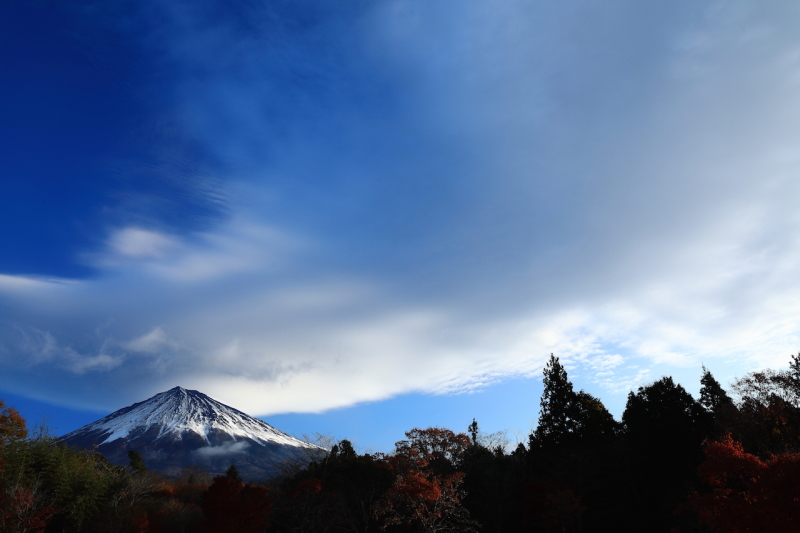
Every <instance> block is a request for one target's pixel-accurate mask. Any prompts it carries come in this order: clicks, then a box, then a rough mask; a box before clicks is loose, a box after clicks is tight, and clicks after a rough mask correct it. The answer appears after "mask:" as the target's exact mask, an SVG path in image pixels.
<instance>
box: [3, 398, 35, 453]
mask: <svg viewBox="0 0 800 533" xmlns="http://www.w3.org/2000/svg"><path fill="white" fill-rule="evenodd" d="M27 436H28V430H27V428H26V427H25V419H24V418H22V415H20V414H19V413H18V412H17V410H16V409H14V408H12V407H6V404H5V403H3V400H0V446H1V445H2V444H4V443H5V442H6V441H8V440H13V439H24V438H25V437H27Z"/></svg>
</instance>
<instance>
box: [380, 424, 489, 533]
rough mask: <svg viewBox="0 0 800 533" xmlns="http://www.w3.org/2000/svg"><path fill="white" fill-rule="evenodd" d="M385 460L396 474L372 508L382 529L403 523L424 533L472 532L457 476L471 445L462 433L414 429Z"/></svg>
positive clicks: (472, 523) (471, 522) (471, 524)
mask: <svg viewBox="0 0 800 533" xmlns="http://www.w3.org/2000/svg"><path fill="white" fill-rule="evenodd" d="M406 437H407V438H408V440H404V441H400V442H398V443H397V444H396V445H395V446H396V453H395V455H394V456H390V457H387V458H386V462H387V466H388V467H389V469H390V470H391V471H392V472H394V473H395V480H394V483H393V484H392V486H391V487H390V488H389V489H388V490H387V491H386V492H385V493H384V495H383V498H381V499H380V500H379V501H378V502H376V503H375V505H374V506H373V513H374V515H375V517H376V518H378V519H380V520H382V521H383V528H384V529H385V528H387V527H389V526H393V525H402V524H407V525H411V526H412V527H415V528H417V529H420V530H422V531H425V532H430V533H433V532H444V531H459V532H468V531H474V530H475V527H474V526H475V523H474V522H473V521H472V520H471V519H470V518H469V512H468V511H467V510H466V508H465V507H464V506H463V505H462V503H461V501H462V499H463V498H464V496H465V495H466V494H465V492H464V490H463V488H462V485H463V482H464V473H463V472H458V471H456V467H457V465H458V463H460V461H461V460H462V459H463V457H464V455H465V453H466V451H467V450H468V449H469V447H470V445H471V441H470V439H469V437H468V436H467V435H465V434H463V433H459V434H456V433H453V432H452V431H450V430H449V429H442V428H428V429H417V428H415V429H412V430H411V431H408V432H406Z"/></svg>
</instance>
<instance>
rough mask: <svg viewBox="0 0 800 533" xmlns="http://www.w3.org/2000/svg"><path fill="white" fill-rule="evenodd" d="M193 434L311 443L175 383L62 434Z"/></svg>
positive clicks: (110, 438) (209, 440)
mask: <svg viewBox="0 0 800 533" xmlns="http://www.w3.org/2000/svg"><path fill="white" fill-rule="evenodd" d="M187 432H189V433H193V434H196V435H198V436H200V437H202V439H203V440H204V441H205V443H206V444H207V445H209V446H213V445H214V444H215V442H217V441H219V437H220V435H224V436H225V439H226V440H233V441H236V440H239V439H249V440H251V441H254V442H256V443H258V444H261V445H265V446H266V445H269V444H277V445H286V446H292V447H299V448H317V447H316V446H314V445H312V444H309V443H307V442H304V441H301V440H299V439H296V438H294V437H292V436H290V435H287V434H286V433H283V432H282V431H279V430H277V429H275V428H273V427H272V426H270V425H269V424H267V423H266V422H263V421H261V420H258V419H256V418H253V417H252V416H249V415H247V414H245V413H243V412H241V411H239V410H237V409H234V408H232V407H229V406H227V405H225V404H222V403H220V402H218V401H216V400H214V399H212V398H210V397H208V396H206V395H205V394H203V393H202V392H198V391H196V390H187V389H184V388H183V387H175V388H173V389H170V390H168V391H166V392H162V393H160V394H156V395H155V396H153V397H152V398H149V399H148V400H145V401H143V402H139V403H135V404H133V405H131V406H129V407H125V408H123V409H120V410H119V411H116V412H114V413H112V414H110V415H108V416H106V417H105V418H101V419H100V420H98V421H96V422H93V423H91V424H89V425H87V426H84V427H82V428H80V429H78V430H76V431H73V432H72V433H69V434H67V435H64V437H62V439H63V440H64V441H67V442H69V441H71V440H75V439H78V438H80V437H81V436H83V435H89V434H91V435H94V436H95V440H97V439H98V437H99V436H102V441H101V442H97V444H98V445H104V444H110V443H112V442H114V441H117V440H119V439H132V438H139V439H140V438H141V437H142V436H144V435H147V436H148V438H147V440H148V441H150V442H152V443H155V442H157V441H159V440H163V439H169V440H174V439H176V438H181V436H182V435H185V434H186V433H187Z"/></svg>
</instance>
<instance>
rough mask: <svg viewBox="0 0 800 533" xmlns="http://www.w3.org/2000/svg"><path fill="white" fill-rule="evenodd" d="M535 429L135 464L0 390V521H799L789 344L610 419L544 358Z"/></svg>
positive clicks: (366, 528)
mask: <svg viewBox="0 0 800 533" xmlns="http://www.w3.org/2000/svg"><path fill="white" fill-rule="evenodd" d="M543 372H544V389H543V392H542V397H541V401H540V409H539V420H538V425H537V426H536V429H535V430H534V431H533V432H532V433H531V434H530V436H529V438H528V440H527V442H526V443H519V444H518V445H517V447H516V448H515V449H513V450H508V449H506V447H505V446H503V445H502V443H498V442H497V441H493V440H492V439H491V438H487V437H486V436H485V435H483V434H482V432H481V430H480V428H479V426H478V423H477V421H475V420H473V421H472V424H470V425H469V426H468V427H467V428H466V431H465V432H459V433H456V432H454V431H452V430H449V429H445V428H427V429H419V428H415V429H412V430H410V431H408V432H406V434H405V437H406V438H405V439H403V440H400V441H398V442H397V443H396V445H395V449H394V451H393V452H392V453H388V454H383V453H374V454H370V453H363V454H362V453H358V452H357V451H356V450H355V449H354V447H353V445H352V443H351V442H349V441H348V440H342V441H339V442H338V443H336V444H335V445H333V446H332V447H331V448H330V450H329V451H328V453H326V454H325V455H324V456H316V457H307V458H306V460H305V461H298V462H295V463H293V464H289V465H287V467H286V470H285V471H284V472H282V474H281V475H279V476H277V477H276V478H274V479H272V480H271V481H269V482H268V483H245V482H244V481H243V480H242V479H241V477H240V476H239V473H238V471H237V469H236V467H235V466H233V465H232V466H231V468H230V469H229V470H228V472H227V473H226V475H224V476H216V477H213V478H212V477H211V476H209V475H208V474H207V473H206V472H204V471H201V470H199V469H187V470H185V471H184V472H183V474H182V475H181V476H180V477H179V478H176V479H167V478H165V477H164V476H162V475H159V474H157V473H153V472H148V471H147V468H146V465H145V464H144V463H143V462H142V460H141V457H140V456H139V455H138V453H136V452H135V451H131V452H130V453H129V459H130V463H129V464H128V465H127V466H126V467H123V466H118V465H113V464H111V463H109V462H108V461H106V460H105V459H104V458H103V457H102V456H101V455H100V454H98V453H97V452H91V451H77V450H72V449H69V448H66V447H64V446H63V445H61V444H60V443H59V442H58V439H56V438H54V437H53V436H51V435H49V434H48V432H47V431H45V430H41V429H40V430H37V431H33V432H31V434H29V431H28V429H27V427H26V423H25V421H24V420H23V419H22V417H21V416H20V415H19V413H17V412H16V411H15V410H14V409H12V408H10V407H6V406H4V404H3V403H2V402H0V531H2V532H20V533H23V532H76V533H77V532H89V533H91V532H98V533H100V532H103V533H106V532H107V533H161V532H163V533H167V532H181V533H189V532H198V533H206V532H214V533H225V532H231V533H233V532H236V533H250V532H262V531H270V532H309V533H311V532H320V533H322V532H325V533H336V532H353V533H371V532H375V533H377V532H381V531H385V532H389V533H392V532H396V533H412V532H426V533H444V532H458V533H471V532H498V533H500V532H504V533H505V532H517V531H519V532H575V533H578V532H604V531H619V532H628V531H630V532H634V531H635V532H641V531H648V532H665V533H668V532H669V533H673V532H675V533H676V532H724V533H739V532H752V531H759V532H765V533H770V532H778V531H780V532H787V531H800V513H799V512H798V509H800V507H798V506H799V505H800V355H797V356H792V358H791V363H790V365H789V369H788V370H779V371H776V370H769V369H768V370H764V371H761V372H751V373H749V374H747V375H745V376H744V377H742V378H739V379H736V380H735V381H734V382H733V383H732V384H731V394H730V395H729V393H728V391H726V390H725V389H724V388H723V387H722V386H721V385H720V383H719V382H718V381H717V380H716V379H715V378H714V377H713V375H712V374H711V372H710V371H709V370H708V369H706V368H705V367H703V373H702V378H701V388H700V396H699V398H698V399H695V398H693V397H692V396H691V394H689V393H688V392H687V391H686V390H685V389H684V388H683V387H682V386H681V385H679V384H677V383H675V382H674V381H673V379H672V378H671V377H662V378H661V379H659V380H657V381H655V382H653V383H650V384H648V385H646V386H642V387H639V388H638V389H637V390H636V391H631V392H630V393H629V394H628V398H627V403H626V407H625V411H624V412H623V415H622V419H621V420H620V421H617V420H615V419H614V417H613V416H611V414H610V413H609V412H608V410H607V409H606V408H605V406H604V405H603V403H602V402H601V401H600V400H599V399H598V398H596V397H594V396H592V395H591V394H589V393H587V392H585V391H583V390H580V391H575V390H574V387H573V384H572V383H571V382H570V380H569V377H568V374H567V371H566V369H565V368H564V366H563V364H562V363H561V362H560V361H559V359H558V358H557V357H555V356H552V355H551V357H550V359H549V361H548V363H547V365H546V366H545V368H544V371H543Z"/></svg>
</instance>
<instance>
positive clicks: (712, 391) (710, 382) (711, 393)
mask: <svg viewBox="0 0 800 533" xmlns="http://www.w3.org/2000/svg"><path fill="white" fill-rule="evenodd" d="M700 385H701V387H700V405H702V406H703V407H704V408H705V409H706V411H708V412H712V413H715V412H717V411H718V410H719V408H720V407H721V406H723V405H726V404H730V403H732V401H731V399H730V397H729V396H728V393H727V392H725V389H723V388H722V385H720V384H719V381H717V380H716V379H714V376H712V375H711V372H710V371H709V370H708V369H707V368H706V366H705V365H703V377H701V378H700Z"/></svg>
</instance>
